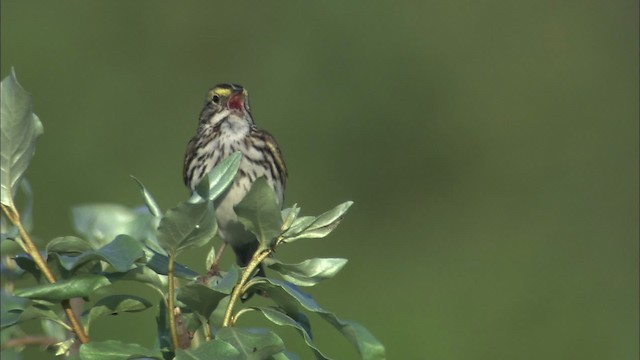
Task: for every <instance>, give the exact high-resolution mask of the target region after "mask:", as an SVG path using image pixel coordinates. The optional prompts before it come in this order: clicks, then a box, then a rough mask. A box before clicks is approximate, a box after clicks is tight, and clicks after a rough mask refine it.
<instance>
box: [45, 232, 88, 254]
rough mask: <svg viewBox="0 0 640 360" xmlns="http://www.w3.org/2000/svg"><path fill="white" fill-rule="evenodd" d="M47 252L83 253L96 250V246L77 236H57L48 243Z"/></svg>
mask: <svg viewBox="0 0 640 360" xmlns="http://www.w3.org/2000/svg"><path fill="white" fill-rule="evenodd" d="M46 250H47V254H51V253H59V254H82V253H84V252H87V251H92V250H94V247H93V245H92V244H91V243H89V242H88V241H87V240H85V239H81V238H78V237H75V236H62V237H57V238H55V239H53V240H51V241H49V242H48V243H47V247H46Z"/></svg>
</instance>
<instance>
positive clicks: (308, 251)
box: [1, 0, 639, 359]
mask: <svg viewBox="0 0 640 360" xmlns="http://www.w3.org/2000/svg"><path fill="white" fill-rule="evenodd" d="M1 6H2V8H1V14H2V18H1V23H2V25H1V44H2V48H1V56H2V57H1V70H2V72H1V73H2V77H5V76H7V75H8V73H9V71H10V67H11V66H14V67H15V68H16V73H17V76H18V79H19V81H20V82H21V84H22V85H23V86H24V87H25V88H26V89H27V90H28V91H30V92H31V93H32V95H33V97H34V102H35V112H36V113H37V114H38V115H39V116H40V118H41V119H42V122H43V124H44V127H45V134H44V136H42V137H41V138H40V140H39V142H38V149H37V153H36V156H35V158H34V161H33V163H32V166H31V168H30V169H29V171H28V173H27V176H28V178H29V179H30V181H31V183H32V186H33V190H34V192H35V199H36V204H35V206H36V207H35V224H36V226H35V230H34V233H35V234H36V235H37V236H38V237H40V238H42V239H45V240H46V239H51V238H53V237H56V236H60V235H66V234H71V233H73V229H72V227H71V222H70V208H71V206H73V205H75V204H81V203H92V202H116V203H122V204H126V205H127V206H136V205H139V204H141V203H142V199H141V196H140V195H139V192H138V188H137V186H136V185H135V183H134V182H133V181H132V180H131V179H130V178H129V174H134V175H135V176H136V177H138V178H139V179H141V180H142V181H143V182H144V183H145V185H146V186H147V187H148V188H149V189H150V191H151V192H152V193H153V194H154V195H155V196H156V199H157V200H158V202H159V203H160V205H161V206H162V207H163V208H164V209H168V208H169V207H171V206H174V205H175V204H176V203H177V202H179V201H181V200H184V199H185V198H186V197H187V192H186V189H185V188H184V187H183V185H182V180H181V171H182V159H183V154H184V150H185V147H186V143H187V141H188V140H189V138H190V137H191V136H192V135H193V134H194V132H195V128H196V124H197V116H198V114H199V111H200V107H201V105H202V103H203V100H204V96H205V93H206V91H207V90H208V88H210V87H211V86H213V85H214V84H216V83H219V82H236V83H239V84H243V85H244V86H245V87H247V88H248V90H249V92H250V94H251V104H252V110H253V114H254V117H255V118H256V121H257V123H258V125H260V126H262V127H264V128H267V129H268V130H269V131H270V132H272V133H273V134H274V135H275V136H276V138H277V139H278V142H279V143H280V145H281V147H282V150H283V152H284V155H285V159H286V161H287V164H288V167H289V172H290V181H289V184H288V189H287V194H286V201H287V204H288V205H291V204H292V203H293V202H297V203H298V204H300V205H302V207H303V213H305V214H318V213H320V212H321V211H324V210H326V209H329V208H331V207H333V206H334V205H336V204H338V203H340V202H342V201H345V200H354V201H355V205H354V207H352V209H351V210H350V212H349V214H348V216H347V217H346V219H345V221H344V222H343V223H342V225H341V226H340V228H339V229H338V230H337V231H336V232H335V233H333V234H332V235H331V236H330V237H328V238H326V239H324V240H319V241H307V242H303V243H296V244H293V245H291V246H288V247H285V248H283V249H282V250H281V251H279V253H278V256H279V257H280V258H283V259H285V260H287V261H295V260H302V259H304V258H308V257H312V256H324V257H346V258H349V259H350V262H349V264H348V265H347V267H346V268H345V269H344V270H343V272H342V273H341V274H339V275H338V277H337V278H336V279H334V280H331V281H328V282H326V283H324V284H320V285H318V286H317V288H314V289H312V293H313V295H314V297H315V298H316V300H317V301H318V302H319V303H320V304H321V305H323V306H324V307H325V308H326V309H329V310H331V311H334V312H335V313H337V314H338V315H339V316H341V317H343V318H347V319H353V320H356V321H359V322H360V323H362V324H363V325H365V326H366V327H367V328H369V329H370V330H371V331H372V332H373V333H374V334H375V335H376V336H377V337H378V338H379V339H380V340H381V341H382V342H383V343H384V344H385V345H386V347H387V351H388V357H389V358H390V359H634V358H635V359H637V358H638V335H639V334H638V96H639V94H638V80H639V77H638V2H637V1H628V0H627V1H607V2H572V1H548V0H545V1H530V2H512V1H506V0H495V1H486V2H472V1H458V0H454V1H440V2H434V1H425V2H417V1H416V2H410V1H395V2H371V1H350V2H340V3H337V2H304V3H302V2H294V1H280V2H245V1H237V2H231V1H229V2H217V1H207V2H205V1H191V2H180V3H177V2H158V1H135V2H132V1H99V2H98V1H91V2H87V1H66V2H52V1H13V0H3V1H2V2H1ZM203 257H204V256H203V255H202V252H194V253H191V254H190V255H189V256H186V257H183V258H181V261H182V262H184V263H187V264H189V265H191V266H192V267H194V268H196V269H197V270H200V271H202V269H203V265H202V263H203V261H204V259H203ZM225 261H227V262H230V261H231V260H230V259H226V260H225ZM132 291H141V290H139V289H134V290H132ZM153 301H154V302H155V301H157V298H154V299H153ZM154 311H155V310H154ZM154 311H147V312H144V313H140V314H133V315H128V316H122V317H114V318H108V319H106V320H104V321H102V322H101V323H99V324H96V325H95V327H94V328H93V330H92V336H93V338H94V339H96V340H104V339H107V338H109V337H112V336H114V333H115V336H116V337H117V338H118V339H121V340H124V341H139V342H141V343H142V344H144V345H147V346H151V344H152V343H153V334H154V332H155V322H154V318H153V317H154ZM311 320H312V322H313V323H314V324H315V326H316V330H317V331H316V340H317V342H318V344H319V346H320V348H321V349H326V353H327V354H328V355H330V356H333V357H335V358H338V359H352V358H356V356H357V355H356V353H355V351H354V350H353V349H352V348H351V346H350V345H349V344H348V343H347V342H346V341H345V340H344V339H342V338H341V337H340V336H338V335H336V334H335V333H334V331H333V330H332V329H330V328H329V327H328V326H327V325H325V324H323V323H322V322H321V320H320V319H319V318H317V317H312V318H311ZM241 325H246V326H254V325H255V326H262V325H266V324H265V323H264V322H263V321H262V320H261V319H260V318H259V316H258V315H255V316H254V315H248V316H247V317H246V318H245V319H244V320H243V321H242V324H241ZM115 329H117V330H115ZM275 330H276V331H277V332H278V333H280V334H282V335H283V336H284V337H285V342H286V343H287V345H288V346H289V347H290V348H291V349H292V350H294V351H296V352H298V353H299V354H300V355H301V356H302V358H303V359H307V358H310V357H311V354H310V353H309V352H305V350H304V345H303V343H302V340H301V339H300V338H299V337H298V336H297V334H296V333H295V332H294V331H289V329H279V328H277V329H275ZM29 354H31V355H30V356H32V358H34V359H36V358H41V357H42V358H46V357H44V356H43V355H42V354H41V353H40V352H39V350H37V349H36V350H34V349H31V350H30V351H29Z"/></svg>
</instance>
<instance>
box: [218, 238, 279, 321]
mask: <svg viewBox="0 0 640 360" xmlns="http://www.w3.org/2000/svg"><path fill="white" fill-rule="evenodd" d="M280 241H281V238H278V239H277V240H276V245H278V244H279V243H280ZM276 245H274V246H273V247H272V248H267V249H262V250H260V248H258V251H256V252H255V254H253V257H252V258H251V261H250V262H249V265H247V268H246V269H245V270H244V272H243V273H242V277H241V278H240V281H239V282H238V283H237V284H236V286H234V287H233V291H232V292H231V298H230V299H229V305H227V311H225V313H224V320H223V321H222V326H223V327H227V326H233V325H234V323H235V317H234V316H233V308H234V306H235V305H236V303H237V302H238V299H239V298H240V296H241V295H242V289H243V288H244V286H245V284H246V283H247V282H248V281H249V280H250V279H251V275H252V274H253V272H254V271H255V270H256V268H257V267H258V266H259V265H260V263H261V262H262V261H263V260H264V259H266V258H267V257H269V255H271V253H273V249H274V248H275V246H276Z"/></svg>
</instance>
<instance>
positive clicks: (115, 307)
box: [87, 295, 151, 331]
mask: <svg viewBox="0 0 640 360" xmlns="http://www.w3.org/2000/svg"><path fill="white" fill-rule="evenodd" d="M150 307H151V303H150V302H149V301H148V300H146V299H143V298H141V297H138V296H135V295H110V296H106V297H103V298H102V299H100V300H98V301H97V302H96V303H95V304H94V305H93V306H92V307H91V310H89V313H88V315H87V331H88V329H89V327H90V326H91V323H92V321H93V320H95V319H96V318H98V317H100V316H104V315H118V314H120V313H123V312H140V311H144V310H146V309H148V308H150Z"/></svg>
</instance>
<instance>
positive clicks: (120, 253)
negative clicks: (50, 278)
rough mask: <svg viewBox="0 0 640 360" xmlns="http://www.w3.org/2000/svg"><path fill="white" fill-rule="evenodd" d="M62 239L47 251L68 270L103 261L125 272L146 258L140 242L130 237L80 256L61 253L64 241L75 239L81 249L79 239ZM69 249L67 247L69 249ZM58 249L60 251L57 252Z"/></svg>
mask: <svg viewBox="0 0 640 360" xmlns="http://www.w3.org/2000/svg"><path fill="white" fill-rule="evenodd" d="M60 239H61V238H58V239H54V242H53V246H48V247H47V251H48V253H49V255H55V256H57V257H58V259H59V260H60V264H61V265H62V267H64V268H65V269H67V270H73V269H75V268H77V267H79V266H81V265H84V264H86V263H88V262H90V261H97V260H101V261H104V262H106V263H108V264H110V265H111V266H113V268H114V269H115V270H116V271H118V272H125V271H127V270H129V268H130V267H131V265H133V263H134V262H135V261H136V260H138V259H140V258H141V257H143V256H144V252H143V251H142V245H141V244H140V242H139V241H138V240H136V239H134V238H132V237H131V236H129V235H124V234H123V235H118V236H117V237H116V238H115V239H113V241H111V242H110V243H108V244H106V245H104V246H103V247H101V248H100V249H98V250H86V251H84V252H82V253H80V254H79V255H76V253H75V251H71V252H66V251H61V250H62V249H64V244H63V241H64V240H67V239H73V245H74V246H77V247H79V246H80V245H75V244H80V242H79V241H78V240H79V239H77V238H73V237H66V238H62V240H60ZM69 248H70V247H67V249H69ZM56 249H58V251H55V250H56ZM68 254H72V255H68Z"/></svg>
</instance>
